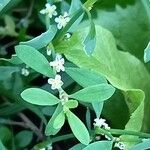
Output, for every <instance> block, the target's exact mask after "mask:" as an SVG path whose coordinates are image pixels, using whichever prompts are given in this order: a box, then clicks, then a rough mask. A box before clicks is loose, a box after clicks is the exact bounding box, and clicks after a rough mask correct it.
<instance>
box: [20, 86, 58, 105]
mask: <svg viewBox="0 0 150 150" xmlns="http://www.w3.org/2000/svg"><path fill="white" fill-rule="evenodd" d="M21 97H22V98H23V99H24V100H25V101H27V102H29V103H32V104H36V105H42V106H46V105H55V104H57V103H59V102H60V101H59V99H58V98H57V97H55V96H54V95H52V94H51V93H49V92H47V91H45V90H42V89H39V88H29V89H26V90H24V91H23V92H22V93H21Z"/></svg>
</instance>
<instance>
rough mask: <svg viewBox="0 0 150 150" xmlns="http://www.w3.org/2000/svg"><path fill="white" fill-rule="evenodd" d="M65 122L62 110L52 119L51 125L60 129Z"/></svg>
mask: <svg viewBox="0 0 150 150" xmlns="http://www.w3.org/2000/svg"><path fill="white" fill-rule="evenodd" d="M64 123H65V114H64V112H63V111H62V112H60V114H58V115H57V117H56V118H55V120H54V124H53V127H54V128H55V129H60V128H61V127H62V126H63V125H64Z"/></svg>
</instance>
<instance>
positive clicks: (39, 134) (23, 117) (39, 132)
mask: <svg viewBox="0 0 150 150" xmlns="http://www.w3.org/2000/svg"><path fill="white" fill-rule="evenodd" d="M19 116H20V117H21V118H22V120H23V121H24V122H25V123H26V125H27V126H28V128H30V129H31V130H32V131H33V132H34V133H35V134H36V135H37V136H38V137H39V139H43V138H44V136H43V134H42V132H41V131H40V130H39V129H38V127H37V126H36V125H35V124H34V123H33V122H32V121H31V120H30V119H29V118H28V117H27V116H25V115H24V114H23V113H20V114H19Z"/></svg>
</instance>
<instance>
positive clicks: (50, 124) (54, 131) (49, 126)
mask: <svg viewBox="0 0 150 150" xmlns="http://www.w3.org/2000/svg"><path fill="white" fill-rule="evenodd" d="M61 112H62V106H61V104H59V105H58V106H57V108H56V110H55V112H54V114H53V115H52V117H51V119H50V120H49V122H48V124H47V125H46V129H45V134H46V135H47V136H49V135H55V134H57V133H58V132H59V130H60V128H59V129H55V128H54V127H53V124H54V121H55V119H56V117H57V116H58V115H59V114H60V113H61Z"/></svg>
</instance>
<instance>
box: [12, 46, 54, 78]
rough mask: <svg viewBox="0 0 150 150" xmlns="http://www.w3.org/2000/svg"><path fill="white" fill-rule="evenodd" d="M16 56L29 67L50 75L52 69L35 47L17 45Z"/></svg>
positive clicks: (51, 74)
mask: <svg viewBox="0 0 150 150" xmlns="http://www.w3.org/2000/svg"><path fill="white" fill-rule="evenodd" d="M15 51H16V53H17V56H18V57H19V58H20V59H21V60H22V61H23V62H24V63H25V64H27V65H28V66H29V67H31V68H33V69H34V70H36V71H37V72H39V73H41V74H44V75H45V76H48V77H52V76H53V71H52V68H51V67H50V65H49V63H48V61H47V59H46V58H45V57H44V55H42V54H41V53H40V52H39V51H37V50H36V49H35V48H33V47H31V46H27V45H18V46H16V47H15Z"/></svg>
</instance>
